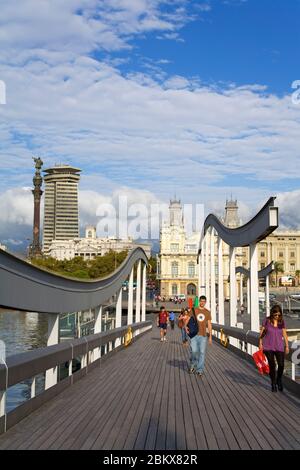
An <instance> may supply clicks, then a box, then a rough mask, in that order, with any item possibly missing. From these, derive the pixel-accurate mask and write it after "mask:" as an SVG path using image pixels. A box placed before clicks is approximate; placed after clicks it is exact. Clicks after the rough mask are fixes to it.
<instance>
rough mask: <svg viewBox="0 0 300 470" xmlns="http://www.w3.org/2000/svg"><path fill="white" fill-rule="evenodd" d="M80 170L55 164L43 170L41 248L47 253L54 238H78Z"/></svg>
mask: <svg viewBox="0 0 300 470" xmlns="http://www.w3.org/2000/svg"><path fill="white" fill-rule="evenodd" d="M80 171H81V170H79V169H78V168H73V167H71V166H68V165H58V166H55V167H53V168H48V169H47V170H45V171H44V173H45V176H44V182H45V208H44V231H43V252H44V254H46V255H48V254H49V249H50V245H51V243H52V241H53V240H56V241H60V240H71V239H74V238H79V210H78V183H79V180H80Z"/></svg>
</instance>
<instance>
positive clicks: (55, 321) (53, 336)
mask: <svg viewBox="0 0 300 470" xmlns="http://www.w3.org/2000/svg"><path fill="white" fill-rule="evenodd" d="M58 343H59V313H56V314H53V313H51V314H49V313H48V341H47V346H53V345H54V344H58ZM56 384H57V366H55V367H53V368H52V369H49V370H47V371H46V378H45V390H47V389H48V388H50V387H52V386H53V385H56Z"/></svg>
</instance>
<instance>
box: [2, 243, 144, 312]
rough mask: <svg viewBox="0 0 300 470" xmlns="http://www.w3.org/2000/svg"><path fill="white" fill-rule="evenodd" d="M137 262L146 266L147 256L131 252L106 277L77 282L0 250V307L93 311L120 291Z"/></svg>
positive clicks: (135, 250) (28, 310) (141, 251)
mask: <svg viewBox="0 0 300 470" xmlns="http://www.w3.org/2000/svg"><path fill="white" fill-rule="evenodd" d="M139 260H142V261H143V262H144V263H145V264H148V258H147V255H146V253H145V252H144V250H143V249H142V248H140V247H138V248H136V249H134V250H132V251H131V252H130V253H129V254H128V256H127V258H126V259H125V260H124V262H123V263H122V264H121V266H120V267H119V268H118V269H117V270H116V271H114V272H113V273H112V274H111V275H110V276H108V277H105V278H103V279H100V280H99V279H98V280H95V281H87V280H85V281H82V280H80V281H79V280H77V279H70V278H67V277H63V276H60V275H58V274H54V273H50V272H48V271H45V270H43V269H40V268H38V267H36V266H33V265H31V264H29V263H27V262H25V261H23V260H21V259H19V258H17V257H16V256H13V255H12V254H10V253H7V252H4V251H2V250H0V306H1V307H4V308H8V309H13V310H20V311H26V312H40V313H67V312H78V311H80V310H88V309H90V308H95V307H98V306H99V305H102V304H103V303H104V302H106V301H107V299H109V298H110V297H111V296H112V295H114V294H115V293H116V292H117V291H118V290H119V289H120V288H121V287H122V284H123V282H124V281H125V280H126V279H127V278H128V275H129V274H130V272H131V270H132V267H133V266H134V264H135V263H136V262H137V261H139Z"/></svg>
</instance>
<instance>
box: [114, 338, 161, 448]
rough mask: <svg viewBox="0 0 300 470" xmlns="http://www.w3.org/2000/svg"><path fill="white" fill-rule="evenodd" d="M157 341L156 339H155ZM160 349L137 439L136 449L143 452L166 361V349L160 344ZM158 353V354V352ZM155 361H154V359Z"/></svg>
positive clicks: (156, 354)
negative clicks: (164, 361)
mask: <svg viewBox="0 0 300 470" xmlns="http://www.w3.org/2000/svg"><path fill="white" fill-rule="evenodd" d="M153 339H155V340H156V338H153ZM158 346H159V347H158V348H156V347H155V356H156V357H157V363H156V370H155V371H154V374H153V376H152V384H151V388H150V390H149V394H148V397H147V401H146V400H145V403H144V412H143V417H142V422H141V424H140V426H139V429H138V433H137V437H136V440H135V444H134V449H136V450H142V449H144V448H145V443H146V440H147V435H148V432H149V426H150V421H151V416H152V410H153V407H154V402H155V400H156V399H157V390H158V385H159V383H160V380H162V364H163V360H164V348H163V347H161V345H159V344H158ZM157 351H158V352H157ZM152 361H154V359H152ZM125 441H126V437H125V438H124V437H123V442H125ZM117 444H118V441H116V443H115V446H114V448H115V449H117V448H118V447H117Z"/></svg>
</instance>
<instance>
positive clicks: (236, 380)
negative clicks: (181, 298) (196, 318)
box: [0, 327, 300, 450]
mask: <svg viewBox="0 0 300 470" xmlns="http://www.w3.org/2000/svg"><path fill="white" fill-rule="evenodd" d="M187 358H188V348H185V347H183V346H182V344H181V342H180V334H179V330H178V328H176V329H175V330H174V331H173V332H172V331H170V330H169V331H168V342H166V343H161V342H160V341H159V330H158V329H157V328H156V327H154V328H153V331H150V332H149V333H147V334H146V335H145V336H143V337H142V338H141V339H139V340H138V341H137V342H136V343H134V344H133V345H132V346H130V347H129V348H128V349H125V350H122V351H120V352H118V353H117V354H116V355H114V356H112V357H111V358H110V359H108V360H107V361H105V362H103V364H102V365H101V367H100V368H99V369H95V370H94V371H92V372H91V373H90V374H89V375H87V376H86V377H85V378H83V379H82V380H80V381H79V382H77V383H76V384H75V385H73V386H72V387H71V388H68V389H67V390H65V391H64V392H63V393H61V394H60V395H59V396H58V397H56V398H55V399H53V400H52V401H49V402H48V403H46V404H45V405H43V406H42V407H41V408H40V409H38V410H36V411H35V412H34V413H32V414H31V415H30V416H29V417H27V418H26V419H24V420H23V421H21V422H20V423H19V424H17V425H16V426H15V427H14V428H12V429H10V430H9V431H8V432H7V433H6V434H5V435H2V436H1V437H0V449H107V450H113V449H147V450H165V449H166V450H186V449H190V450H196V449H300V400H298V399H297V398H295V397H294V396H293V395H291V394H289V393H288V392H284V393H283V394H281V393H277V394H274V393H272V392H271V391H270V386H269V380H268V378H264V377H263V378H262V377H260V376H259V374H258V373H257V371H256V369H255V368H254V367H253V366H252V365H251V364H249V363H247V362H246V361H244V360H242V359H240V358H239V357H238V356H236V355H234V354H233V353H231V352H230V351H227V350H225V349H224V348H222V347H221V346H219V345H217V344H213V345H212V346H211V347H209V348H208V354H207V363H206V372H205V375H204V376H203V377H202V378H198V377H196V376H194V375H192V376H191V375H189V374H188V372H187Z"/></svg>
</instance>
